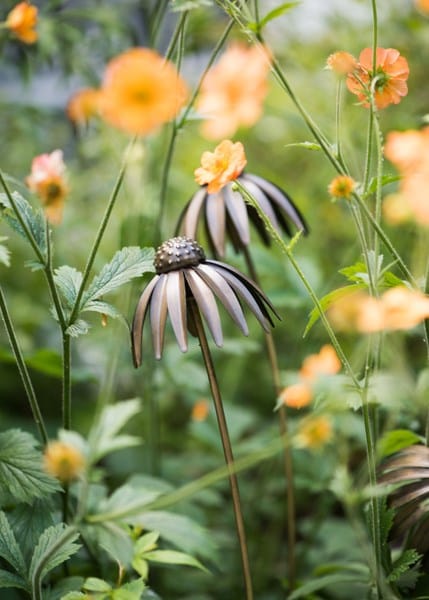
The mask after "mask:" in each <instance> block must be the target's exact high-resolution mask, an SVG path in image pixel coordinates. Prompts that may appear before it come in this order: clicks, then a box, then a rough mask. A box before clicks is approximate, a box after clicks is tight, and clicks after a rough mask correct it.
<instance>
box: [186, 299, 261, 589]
mask: <svg viewBox="0 0 429 600" xmlns="http://www.w3.org/2000/svg"><path fill="white" fill-rule="evenodd" d="M189 307H190V309H191V311H192V316H193V320H194V323H195V327H196V332H197V336H198V341H199V343H200V347H201V352H202V355H203V359H204V365H205V367H206V371H207V376H208V379H209V384H210V389H211V392H212V396H213V402H214V405H215V410H216V417H217V421H218V426H219V433H220V437H221V441H222V447H223V452H224V456H225V462H226V464H227V466H228V468H229V470H228V475H229V483H230V487H231V494H232V503H233V507H234V515H235V522H236V527H237V535H238V541H239V544H240V552H241V561H242V566H243V576H244V584H245V589H246V599H247V600H252V599H253V586H252V578H251V572H250V565H249V557H248V552H247V542H246V532H245V529H244V520H243V513H242V509H241V501H240V492H239V488H238V480H237V476H236V474H235V473H234V471H233V470H232V467H233V465H234V455H233V453H232V447H231V440H230V438H229V433H228V426H227V423H226V417H225V412H224V409H223V403H222V397H221V394H220V389H219V384H218V381H217V377H216V372H215V369H214V365H213V360H212V357H211V352H210V348H209V345H208V342H207V337H206V334H205V331H204V326H203V323H202V319H201V315H200V312H199V310H198V307H197V305H196V303H195V302H194V301H193V300H192V299H190V300H189Z"/></svg>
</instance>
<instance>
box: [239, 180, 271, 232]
mask: <svg viewBox="0 0 429 600" xmlns="http://www.w3.org/2000/svg"><path fill="white" fill-rule="evenodd" d="M243 185H244V187H245V188H246V189H247V191H248V192H249V193H250V195H251V196H253V197H254V198H255V200H256V202H257V203H258V204H259V206H260V207H261V209H262V212H264V213H265V215H266V216H267V217H268V219H269V221H270V223H271V225H272V226H273V228H274V229H275V230H276V231H277V233H280V225H279V222H278V220H277V217H276V213H275V212H274V209H273V207H272V204H271V202H270V201H269V199H268V197H267V196H266V195H265V194H264V192H263V191H262V190H261V188H259V187H258V186H257V185H256V184H255V183H253V181H252V180H251V179H246V180H245V181H244V182H243ZM255 210H256V209H255ZM258 221H261V218H260V216H259V214H258ZM262 224H263V226H264V227H265V224H264V223H262Z"/></svg>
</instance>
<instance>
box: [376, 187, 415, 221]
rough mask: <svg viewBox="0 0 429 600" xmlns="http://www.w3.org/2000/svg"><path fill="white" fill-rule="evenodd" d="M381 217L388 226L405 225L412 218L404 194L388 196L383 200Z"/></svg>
mask: <svg viewBox="0 0 429 600" xmlns="http://www.w3.org/2000/svg"><path fill="white" fill-rule="evenodd" d="M382 209H383V217H384V220H385V221H386V223H388V224H389V225H401V224H402V223H407V222H408V221H410V219H411V218H412V216H413V213H412V210H411V207H410V206H409V204H408V202H407V199H406V197H405V195H404V194H388V195H387V196H386V197H385V198H384V199H383V206H382Z"/></svg>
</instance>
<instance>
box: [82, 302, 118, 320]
mask: <svg viewBox="0 0 429 600" xmlns="http://www.w3.org/2000/svg"><path fill="white" fill-rule="evenodd" d="M84 311H87V312H89V311H91V312H97V313H101V314H103V315H107V316H108V317H112V318H113V319H123V321H124V323H126V321H125V319H124V317H123V315H122V313H121V312H119V310H118V309H117V308H115V307H114V306H113V305H112V304H109V303H108V302H102V301H101V300H92V301H91V302H87V303H86V304H85V307H84V308H83V310H82V312H84ZM127 326H128V325H127Z"/></svg>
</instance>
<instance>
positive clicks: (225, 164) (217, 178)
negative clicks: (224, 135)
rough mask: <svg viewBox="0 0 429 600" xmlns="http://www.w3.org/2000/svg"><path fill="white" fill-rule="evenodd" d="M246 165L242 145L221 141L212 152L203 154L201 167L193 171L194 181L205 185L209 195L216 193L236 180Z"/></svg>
mask: <svg viewBox="0 0 429 600" xmlns="http://www.w3.org/2000/svg"><path fill="white" fill-rule="evenodd" d="M246 164H247V160H246V155H245V153H244V148H243V144H242V143H241V142H236V143H235V144H234V143H233V142H231V140H223V142H221V143H220V144H219V145H218V146H216V148H215V150H214V152H203V154H202V156H201V167H198V169H196V170H195V173H194V174H195V181H196V182H197V183H199V184H200V185H205V184H208V185H207V191H208V193H209V194H214V193H216V192H218V191H219V190H220V189H221V188H222V187H223V186H224V185H226V184H227V183H229V182H230V181H234V179H237V177H238V176H239V175H241V173H242V171H243V169H244V167H245V166H246Z"/></svg>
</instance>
